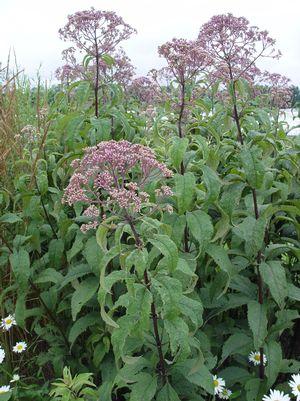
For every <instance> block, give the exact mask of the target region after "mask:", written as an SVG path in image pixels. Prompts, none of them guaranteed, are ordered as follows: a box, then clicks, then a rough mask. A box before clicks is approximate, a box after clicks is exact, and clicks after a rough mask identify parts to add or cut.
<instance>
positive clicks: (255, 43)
mask: <svg viewBox="0 0 300 401" xmlns="http://www.w3.org/2000/svg"><path fill="white" fill-rule="evenodd" d="M198 41H199V44H200V45H201V47H202V48H203V50H204V51H205V52H207V54H208V55H209V56H210V57H211V59H212V63H213V67H214V70H215V76H218V77H219V78H221V79H222V80H224V81H225V82H227V81H229V80H231V81H235V80H237V79H239V78H241V77H242V78H246V79H253V78H254V76H255V74H256V73H257V69H256V68H255V67H256V65H255V63H256V61H257V60H258V59H259V58H261V57H271V58H278V57H280V55H281V53H280V52H279V51H277V50H276V49H275V40H274V39H272V38H271V37H270V36H269V34H268V32H267V31H263V30H259V28H258V27H256V26H251V25H250V24H249V21H248V20H247V19H246V18H244V17H235V16H233V15H232V14H223V15H215V16H213V17H212V18H211V19H210V20H209V21H208V22H207V23H205V24H204V25H202V27H201V29H200V33H199V36H198Z"/></svg>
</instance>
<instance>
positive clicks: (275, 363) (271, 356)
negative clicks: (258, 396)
mask: <svg viewBox="0 0 300 401" xmlns="http://www.w3.org/2000/svg"><path fill="white" fill-rule="evenodd" d="M264 352H265V354H266V357H267V365H266V367H265V372H266V376H267V378H268V387H272V386H273V384H274V383H275V381H276V379H277V376H278V374H279V372H280V371H281V370H280V368H281V363H282V351H281V346H280V344H279V343H278V342H277V341H270V342H269V343H267V344H266V346H265V347H264Z"/></svg>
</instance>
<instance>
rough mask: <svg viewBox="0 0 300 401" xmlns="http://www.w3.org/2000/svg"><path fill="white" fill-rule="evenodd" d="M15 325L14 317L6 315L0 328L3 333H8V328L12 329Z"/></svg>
mask: <svg viewBox="0 0 300 401" xmlns="http://www.w3.org/2000/svg"><path fill="white" fill-rule="evenodd" d="M16 324H17V323H16V319H15V317H14V315H8V316H7V317H5V318H4V319H2V321H1V327H2V329H4V330H5V331H8V330H9V329H10V328H12V326H15V325H16Z"/></svg>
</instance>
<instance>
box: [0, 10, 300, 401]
mask: <svg viewBox="0 0 300 401" xmlns="http://www.w3.org/2000/svg"><path fill="white" fill-rule="evenodd" d="M133 33H134V30H133V28H131V27H130V26H129V25H127V24H126V23H125V22H124V21H123V20H122V19H121V18H120V17H118V16H117V15H116V14H115V13H111V12H104V11H97V10H94V9H91V10H86V11H83V12H78V13H75V14H74V15H71V16H69V18H68V22H67V24H66V25H65V27H64V28H62V30H61V31H60V35H61V37H62V38H63V39H64V40H65V41H71V42H72V46H74V47H72V48H68V49H66V51H65V52H64V54H63V58H64V61H65V62H66V63H67V64H66V65H65V66H64V67H63V68H62V69H61V70H60V71H59V75H60V77H61V79H62V83H61V84H60V85H59V86H58V87H55V88H50V89H47V88H43V87H42V86H39V87H38V89H35V90H33V89H32V88H28V87H26V90H25V88H23V87H22V86H21V85H20V84H19V86H18V82H17V81H14V80H12V81H10V83H9V84H5V85H3V88H8V87H10V88H11V90H10V91H8V90H7V89H5V90H3V91H2V92H1V98H0V107H1V113H0V130H1V132H4V130H6V131H5V132H6V136H5V137H6V138H7V137H8V135H10V136H11V138H13V143H14V146H13V147H11V149H10V148H9V145H8V143H10V142H9V141H7V142H6V143H4V144H3V148H5V149H6V148H9V149H8V153H7V155H9V157H7V158H6V159H5V160H3V161H2V162H1V163H2V164H1V166H3V163H5V166H4V167H5V169H4V168H3V171H5V172H6V173H5V175H3V178H2V177H1V178H0V180H1V190H0V210H1V216H0V278H1V280H0V284H1V292H0V300H1V316H2V318H3V320H1V329H0V336H1V337H0V372H1V375H0V401H4V400H9V399H11V400H18V401H31V400H32V401H33V400H34V401H36V400H39V401H41V400H48V399H49V400H53V401H54V400H57V401H58V400H60V401H66V400H69V401H70V400H72V401H75V400H80V399H84V400H88V401H99V400H100V401H126V400H128V401H140V400H141V399H143V400H144V401H151V400H154V401H178V400H180V401H196V400H197V401H199V400H200V401H201V400H203V401H215V400H219V399H225V400H226V399H236V400H238V401H245V400H246V401H262V400H263V401H288V400H297V401H298V398H299V374H298V372H299V369H300V364H299V341H298V332H299V327H300V326H299V301H300V289H299V284H300V281H299V254H300V253H299V249H300V247H299V146H300V143H299V139H298V138H297V137H295V138H293V137H289V136H287V135H286V130H285V129H284V125H283V124H282V122H281V121H280V118H279V107H281V106H282V104H283V103H284V104H286V102H287V101H288V97H289V94H290V93H291V88H290V87H289V86H288V85H289V84H288V80H286V79H285V78H284V77H278V76H276V77H275V76H274V75H273V78H271V75H268V74H267V73H266V72H262V71H260V69H259V67H258V65H257V61H258V60H259V59H260V58H261V57H274V58H275V59H276V58H277V57H278V56H279V52H278V51H277V50H276V47H275V41H274V40H273V39H272V38H271V37H270V36H269V34H268V33H267V32H265V31H261V30H260V29H258V28H257V27H252V26H251V25H250V24H249V22H248V21H247V20H246V19H245V18H237V17H234V16H233V15H231V14H229V15H219V16H215V17H213V18H212V19H211V20H210V21H209V22H208V23H206V24H204V25H203V26H202V27H201V29H200V33H199V36H198V37H197V38H195V39H194V40H185V39H173V40H171V41H168V42H166V43H165V44H163V45H161V46H160V47H159V55H160V56H162V57H164V58H165V60H166V66H165V67H164V68H163V69H162V70H152V71H151V74H150V75H148V76H147V77H136V78H134V79H132V69H131V67H130V66H129V64H127V61H128V60H127V58H126V57H127V56H126V55H125V54H124V53H122V51H121V50H120V49H119V47H118V46H119V44H120V43H121V41H122V40H124V39H128V38H129V37H130V35H131V34H133ZM85 55H86V56H85ZM80 56H82V58H83V62H81V61H78V60H79V58H80ZM162 77H164V79H161V78H162ZM166 77H167V79H166ZM10 85H15V86H14V88H12V87H11V86H10ZM25 92H26V94H27V95H26V96H27V97H26V96H25ZM28 93H29V95H28ZM14 96H15V97H14ZM25 98H26V99H29V100H28V102H27V103H26V102H25V100H24V99H25ZM282 102H283V103H282ZM8 104H10V105H12V104H14V105H15V106H14V107H15V108H16V112H15V113H14V114H13V115H14V119H13V129H12V128H10V126H9V124H8V121H10V119H9V118H8V117H9V116H10V114H8V111H7V110H8V109H7V107H8ZM10 107H12V106H10ZM10 113H11V111H10ZM35 115H36V117H34V116H35ZM11 121H12V120H11ZM1 145H2V144H1ZM4 145H5V146H6V147H5V146H4ZM6 151H7V150H5V152H6Z"/></svg>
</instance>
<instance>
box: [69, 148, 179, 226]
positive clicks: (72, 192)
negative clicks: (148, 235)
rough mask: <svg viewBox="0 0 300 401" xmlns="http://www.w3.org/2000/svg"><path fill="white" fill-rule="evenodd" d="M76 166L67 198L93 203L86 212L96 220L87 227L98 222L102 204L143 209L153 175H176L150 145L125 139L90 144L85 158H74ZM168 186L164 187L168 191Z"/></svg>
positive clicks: (129, 211) (160, 176)
mask: <svg viewBox="0 0 300 401" xmlns="http://www.w3.org/2000/svg"><path fill="white" fill-rule="evenodd" d="M72 167H74V168H75V171H74V173H73V175H72V177H71V179H70V183H69V185H68V186H67V188H66V189H65V192H64V196H63V202H64V203H67V204H69V205H73V204H75V203H77V202H83V203H86V204H88V205H89V207H88V209H87V210H86V211H85V213H84V215H85V216H88V217H91V220H92V221H91V223H90V224H89V225H85V226H84V230H86V229H88V228H95V227H96V226H97V224H96V223H95V222H96V221H97V219H98V218H99V208H101V209H102V210H104V208H106V209H107V210H110V211H112V210H113V208H114V207H115V206H117V207H118V208H119V209H121V210H123V211H125V212H126V213H137V212H139V211H140V210H141V207H142V204H143V203H145V202H146V203H147V202H148V199H149V195H148V194H147V193H146V192H145V191H144V190H143V189H144V186H145V185H146V184H147V183H149V182H150V181H151V180H153V179H158V178H162V177H166V178H167V177H171V176H172V172H171V171H170V170H169V169H168V168H167V167H166V166H165V165H164V164H163V163H160V162H159V161H158V160H157V159H156V157H155V155H154V152H153V151H152V150H151V149H150V148H148V147H146V146H143V145H139V144H132V143H130V142H128V141H125V140H123V141H119V142H116V141H113V140H111V141H107V142H101V143H99V144H98V145H97V146H93V147H90V148H86V149H85V150H84V156H83V158H82V159H81V160H79V159H77V160H74V161H73V163H72ZM166 188H168V187H166V186H164V187H162V191H163V192H164V193H166V191H167V189H166ZM168 193H169V194H170V192H168Z"/></svg>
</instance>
